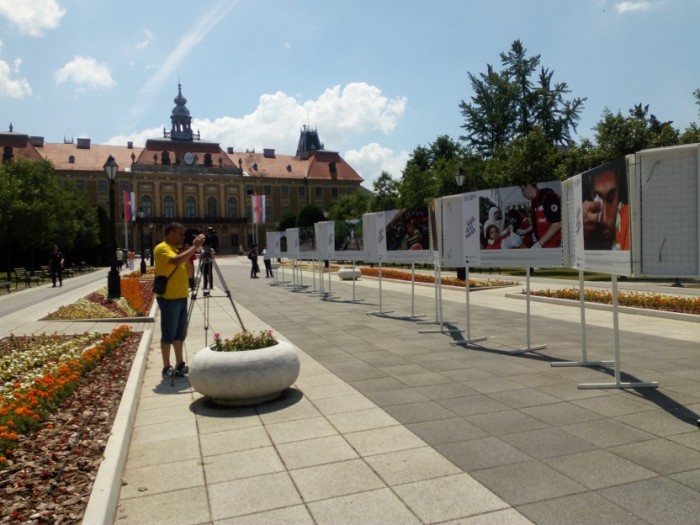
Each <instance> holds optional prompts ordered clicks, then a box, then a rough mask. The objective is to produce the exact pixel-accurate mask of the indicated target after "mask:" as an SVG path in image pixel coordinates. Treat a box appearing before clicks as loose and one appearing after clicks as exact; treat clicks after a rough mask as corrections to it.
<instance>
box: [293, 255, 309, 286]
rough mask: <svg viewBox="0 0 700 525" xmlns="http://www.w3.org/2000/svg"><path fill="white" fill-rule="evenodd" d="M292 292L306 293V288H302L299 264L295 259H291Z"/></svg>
mask: <svg viewBox="0 0 700 525" xmlns="http://www.w3.org/2000/svg"><path fill="white" fill-rule="evenodd" d="M291 288H292V292H297V293H299V292H304V293H307V292H306V288H308V286H304V277H303V276H302V271H301V262H300V261H298V260H297V259H292V286H291Z"/></svg>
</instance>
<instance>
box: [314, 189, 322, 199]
mask: <svg viewBox="0 0 700 525" xmlns="http://www.w3.org/2000/svg"><path fill="white" fill-rule="evenodd" d="M321 197H323V188H322V187H321V186H316V198H317V199H320V198H321Z"/></svg>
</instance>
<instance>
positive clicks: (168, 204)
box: [163, 196, 175, 219]
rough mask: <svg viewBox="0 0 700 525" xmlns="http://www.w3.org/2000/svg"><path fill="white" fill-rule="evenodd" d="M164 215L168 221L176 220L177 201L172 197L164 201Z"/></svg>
mask: <svg viewBox="0 0 700 525" xmlns="http://www.w3.org/2000/svg"><path fill="white" fill-rule="evenodd" d="M163 215H165V218H166V219H174V218H175V199H173V198H172V197H170V196H168V197H165V198H164V199H163Z"/></svg>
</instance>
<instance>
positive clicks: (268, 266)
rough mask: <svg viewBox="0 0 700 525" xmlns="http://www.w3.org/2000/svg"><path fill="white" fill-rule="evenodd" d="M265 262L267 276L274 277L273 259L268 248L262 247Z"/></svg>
mask: <svg viewBox="0 0 700 525" xmlns="http://www.w3.org/2000/svg"><path fill="white" fill-rule="evenodd" d="M262 256H263V262H264V263H265V278H268V277H273V275H272V261H271V260H270V255H269V254H268V253H267V248H263V249H262Z"/></svg>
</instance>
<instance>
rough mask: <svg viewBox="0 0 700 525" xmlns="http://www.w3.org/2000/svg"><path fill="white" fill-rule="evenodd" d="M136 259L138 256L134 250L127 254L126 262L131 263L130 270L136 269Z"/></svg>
mask: <svg viewBox="0 0 700 525" xmlns="http://www.w3.org/2000/svg"><path fill="white" fill-rule="evenodd" d="M135 258H136V254H135V253H134V252H133V251H132V250H129V251H128V252H127V254H126V260H127V262H128V263H129V270H133V269H134V259H135Z"/></svg>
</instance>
